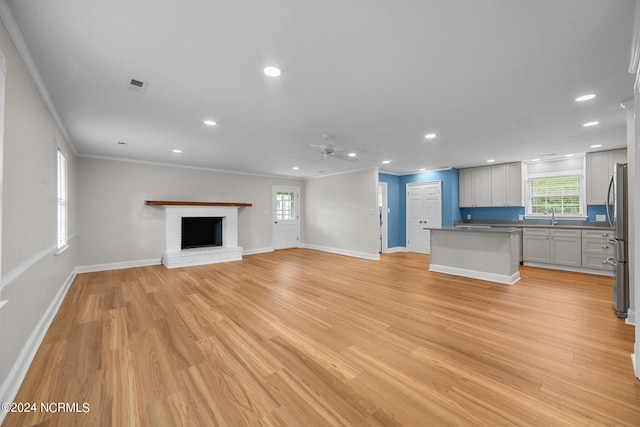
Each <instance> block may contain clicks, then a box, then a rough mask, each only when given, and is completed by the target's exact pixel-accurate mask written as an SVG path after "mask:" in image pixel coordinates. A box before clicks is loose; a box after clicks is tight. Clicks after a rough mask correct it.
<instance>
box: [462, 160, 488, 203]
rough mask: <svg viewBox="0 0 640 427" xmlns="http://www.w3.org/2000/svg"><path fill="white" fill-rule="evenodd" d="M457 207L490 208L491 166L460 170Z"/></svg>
mask: <svg viewBox="0 0 640 427" xmlns="http://www.w3.org/2000/svg"><path fill="white" fill-rule="evenodd" d="M458 190H459V191H458V195H459V199H458V202H459V206H460V207H461V208H471V207H480V206H491V166H481V167H477V168H466V169H460V175H459V184H458Z"/></svg>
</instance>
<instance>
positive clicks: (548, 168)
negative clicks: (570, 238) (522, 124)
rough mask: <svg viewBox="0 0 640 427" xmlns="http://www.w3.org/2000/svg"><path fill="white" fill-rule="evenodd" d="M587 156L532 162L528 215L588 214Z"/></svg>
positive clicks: (528, 168)
mask: <svg viewBox="0 0 640 427" xmlns="http://www.w3.org/2000/svg"><path fill="white" fill-rule="evenodd" d="M584 177H585V174H584V157H582V156H580V157H572V158H567V159H562V160H553V161H546V162H535V163H528V164H527V165H526V177H525V183H526V192H525V195H526V208H527V212H526V213H527V215H528V216H534V217H535V216H545V215H549V214H550V212H551V209H552V208H553V210H554V211H555V215H556V216H559V217H583V216H585V209H586V208H585V182H584Z"/></svg>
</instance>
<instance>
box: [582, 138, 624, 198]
mask: <svg viewBox="0 0 640 427" xmlns="http://www.w3.org/2000/svg"><path fill="white" fill-rule="evenodd" d="M586 159H587V183H586V184H587V185H586V187H587V188H586V190H587V204H588V205H604V204H606V202H607V190H608V189H609V180H610V179H611V175H612V174H613V165H614V164H615V163H625V162H626V161H627V149H626V148H622V149H619V150H609V151H598V152H595V153H587V158H586Z"/></svg>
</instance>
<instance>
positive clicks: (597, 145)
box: [589, 144, 602, 148]
mask: <svg viewBox="0 0 640 427" xmlns="http://www.w3.org/2000/svg"><path fill="white" fill-rule="evenodd" d="M600 147H602V144H593V145H591V146H589V148H600Z"/></svg>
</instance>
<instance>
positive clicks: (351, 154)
mask: <svg viewBox="0 0 640 427" xmlns="http://www.w3.org/2000/svg"><path fill="white" fill-rule="evenodd" d="M347 155H348V156H349V157H355V156H356V155H357V154H356V153H349V154H347Z"/></svg>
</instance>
